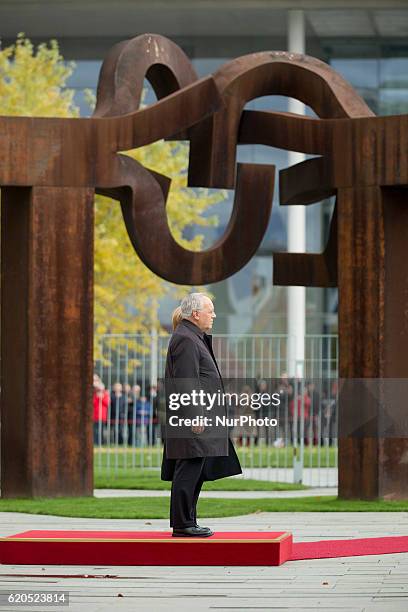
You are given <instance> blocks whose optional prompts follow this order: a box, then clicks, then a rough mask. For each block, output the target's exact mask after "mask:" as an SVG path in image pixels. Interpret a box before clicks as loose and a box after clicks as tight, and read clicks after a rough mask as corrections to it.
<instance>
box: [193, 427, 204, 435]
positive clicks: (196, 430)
mask: <svg viewBox="0 0 408 612" xmlns="http://www.w3.org/2000/svg"><path fill="white" fill-rule="evenodd" d="M191 431H192V432H193V433H195V434H200V433H203V431H204V425H192V427H191Z"/></svg>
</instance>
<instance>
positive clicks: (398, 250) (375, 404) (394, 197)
mask: <svg viewBox="0 0 408 612" xmlns="http://www.w3.org/2000/svg"><path fill="white" fill-rule="evenodd" d="M390 163H391V161H390ZM337 204H338V244H339V255H338V287H339V331H340V333H339V342H340V346H339V357H340V363H339V375H340V378H341V379H342V378H343V379H348V381H347V384H348V385H349V388H348V391H347V393H346V396H345V398H344V400H343V401H342V393H341V392H340V406H339V411H340V413H339V417H340V429H339V462H338V465H339V496H340V497H341V498H343V499H358V498H363V499H376V498H384V499H407V498H408V467H407V457H408V437H407V427H406V421H407V417H406V410H407V408H406V400H407V395H406V392H407V385H406V384H405V383H403V384H401V379H408V257H407V233H406V232H407V228H408V189H407V188H393V187H380V186H372V187H364V188H350V189H342V190H339V194H338V200H337ZM358 379H364V380H360V381H359V380H358ZM370 379H371V380H370ZM396 379H400V380H399V381H398V380H396ZM365 381H367V382H365ZM383 399H385V400H388V401H385V402H384V403H383V402H382V400H383ZM404 422H405V426H404Z"/></svg>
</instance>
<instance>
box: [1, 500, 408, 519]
mask: <svg viewBox="0 0 408 612" xmlns="http://www.w3.org/2000/svg"><path fill="white" fill-rule="evenodd" d="M198 510H199V514H200V516H201V517H207V518H215V517H221V516H239V515H243V514H251V513H254V512H255V513H256V512H407V511H408V501H374V502H367V501H352V502H351V501H348V500H345V501H343V500H338V499H337V498H336V497H306V498H303V499H301V498H300V499H299V498H291V499H202V500H201V501H199V506H198ZM0 511H2V512H27V513H30V514H48V515H54V516H72V517H83V518H107V519H114V518H118V519H153V518H162V519H164V518H168V514H169V500H168V499H167V498H163V497H156V498H152V497H138V498H130V497H119V498H118V497H115V498H113V497H110V498H105V499H95V498H92V497H78V498H57V499H49V498H37V499H0ZM367 520H369V519H367Z"/></svg>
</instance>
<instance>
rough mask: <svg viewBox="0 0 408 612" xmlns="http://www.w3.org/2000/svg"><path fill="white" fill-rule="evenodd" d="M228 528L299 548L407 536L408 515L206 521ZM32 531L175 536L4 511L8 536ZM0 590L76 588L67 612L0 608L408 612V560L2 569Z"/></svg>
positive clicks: (128, 525)
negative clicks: (280, 534) (282, 535)
mask: <svg viewBox="0 0 408 612" xmlns="http://www.w3.org/2000/svg"><path fill="white" fill-rule="evenodd" d="M200 523H201V524H203V525H208V526H211V527H212V528H214V529H215V530H219V531H221V530H223V531H248V530H254V531H258V530H259V531H263V530H274V531H291V532H292V533H293V536H294V540H295V541H298V542H299V541H313V540H321V539H326V538H327V539H336V538H337V539H342V538H356V537H379V536H386V535H408V513H407V512H395V513H391V512H373V513H359V512H347V513H346V512H344V513H335V512H333V513H329V512H327V513H319V512H309V513H300V512H299V513H284V512H282V513H259V514H253V515H246V516H239V517H230V518H219V519H211V520H206V519H200ZM28 529H118V530H120V529H125V530H156V529H158V530H168V529H169V527H168V522H167V521H165V520H129V519H127V520H119V519H118V520H105V519H77V518H64V517H54V516H40V515H29V514H20V513H7V512H4V513H1V514H0V535H1V536H7V535H11V534H13V533H17V532H21V531H25V530H28ZM0 580H1V585H0V592H4V591H8V590H13V591H18V590H21V589H23V590H33V591H44V590H45V591H52V590H58V591H69V593H70V606H69V608H56V607H47V608H45V607H44V608H42V607H28V606H25V607H20V608H13V607H12V606H9V607H7V606H4V604H3V605H2V606H1V608H0V609H1V610H13V609H19V610H49V611H51V610H63V609H66V610H69V612H82V611H87V612H99V611H100V612H110V611H111V610H112V608H114V609H117V610H124V611H126V612H130V611H132V612H133V611H135V610H141V611H145V610H146V611H152V612H154V611H156V610H157V611H161V610H163V611H164V610H166V611H171V612H172V611H173V610H174V611H175V612H176V611H180V612H184V611H187V610H188V611H191V610H192V611H193V612H200V611H202V610H214V611H215V610H220V611H232V610H249V611H252V610H293V611H301V610H305V611H306V610H315V609H317V610H335V611H336V612H339V611H342V610H347V611H348V612H351V611H353V612H354V611H359V612H360V611H373V612H374V611H376V612H407V611H408V553H404V554H392V555H381V556H365V557H347V558H346V557H345V558H338V559H321V560H309V561H291V562H287V563H286V564H284V565H282V566H281V567H147V566H145V567H141V566H124V567H118V566H116V567H111V566H95V567H91V566H86V567H85V566H79V565H76V566H46V567H44V566H35V565H31V566H9V565H0Z"/></svg>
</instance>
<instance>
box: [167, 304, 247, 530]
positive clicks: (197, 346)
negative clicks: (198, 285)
mask: <svg viewBox="0 0 408 612" xmlns="http://www.w3.org/2000/svg"><path fill="white" fill-rule="evenodd" d="M215 316H216V315H215V312H214V305H213V303H212V301H211V300H210V298H208V297H207V296H205V295H204V294H201V293H192V294H190V295H188V296H187V297H185V298H184V299H183V300H182V302H181V317H182V319H181V321H180V323H179V324H178V325H177V327H176V329H175V330H174V332H173V335H172V337H171V339H170V343H169V348H168V351H167V360H166V374H165V380H166V396H167V407H166V408H167V427H166V441H165V445H164V452H163V464H162V480H171V481H172V488H171V501H170V526H171V527H173V536H175V537H189V536H193V537H208V536H210V535H212V533H213V532H212V531H211V530H210V529H208V528H207V527H200V526H199V525H198V524H197V514H196V506H197V501H198V496H199V494H200V491H201V487H202V484H203V482H204V481H206V480H216V479H218V478H224V477H226V476H233V475H235V474H241V473H242V470H241V466H240V463H239V460H238V457H237V455H236V453H235V449H234V447H233V445H232V442H231V440H230V439H229V437H228V429H227V428H226V427H221V428H213V429H211V427H206V426H205V425H204V426H203V425H201V424H197V423H196V424H194V425H191V427H188V426H187V427H185V428H184V429H183V435H181V434H180V437H177V435H178V434H177V433H176V434H175V433H174V431H173V432H172V433H171V434H170V433H169V432H170V429H172V428H171V427H169V426H168V419H169V416H172V414H173V415H174V414H175V413H174V412H172V413H171V410H172V408H171V407H170V405H169V396H170V391H174V389H177V390H178V391H184V392H188V393H189V394H190V395H189V397H190V398H191V397H192V392H193V391H197V392H199V391H200V390H201V391H203V392H204V391H205V392H206V393H213V394H217V393H218V392H220V393H223V391H224V387H223V382H222V378H221V374H220V371H219V368H218V365H217V362H216V359H215V356H214V352H213V349H212V341H211V335H209V333H208V332H210V331H211V329H212V325H213V320H214V319H215ZM179 395H180V394H179ZM214 397H215V396H214ZM218 397H219V395H218ZM173 410H174V408H173ZM221 412H225V409H224V407H221ZM215 413H218V414H220V405H219V404H218V412H217V408H215V411H214V414H215ZM179 414H180V416H183V417H185V416H190V417H191V418H194V417H200V416H206V415H208V414H209V413H208V412H207V410H206V406H203V405H200V406H197V405H196V404H195V403H194V401H191V402H190V403H189V404H188V405H186V406H184V407H183V409H182V412H181V413H179ZM211 418H212V420H213V421H214V416H213V415H211V416H210V417H209V419H210V420H211Z"/></svg>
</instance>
